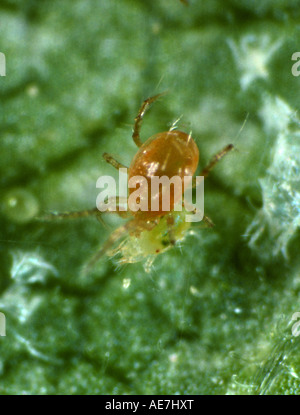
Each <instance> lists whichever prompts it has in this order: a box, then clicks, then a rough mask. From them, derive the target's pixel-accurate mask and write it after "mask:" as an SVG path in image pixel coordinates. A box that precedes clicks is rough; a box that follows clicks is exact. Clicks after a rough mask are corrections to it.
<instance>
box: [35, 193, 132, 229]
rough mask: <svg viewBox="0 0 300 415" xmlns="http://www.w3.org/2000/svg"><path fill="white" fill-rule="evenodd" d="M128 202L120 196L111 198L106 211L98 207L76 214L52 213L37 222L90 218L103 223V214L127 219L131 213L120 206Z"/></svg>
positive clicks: (76, 212)
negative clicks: (115, 214) (112, 214)
mask: <svg viewBox="0 0 300 415" xmlns="http://www.w3.org/2000/svg"><path fill="white" fill-rule="evenodd" d="M126 201H127V199H126V198H121V197H119V196H117V197H115V198H114V197H111V198H109V199H108V200H107V201H106V210H105V211H100V210H99V209H98V208H97V207H95V208H93V209H87V210H80V211H75V212H58V213H56V212H50V213H48V214H46V215H44V216H41V217H38V218H37V220H41V221H52V220H64V219H80V218H88V217H91V216H93V217H95V218H97V219H98V220H99V221H100V222H101V223H103V220H102V214H103V213H117V214H118V215H119V216H121V217H122V218H127V217H128V216H130V215H131V213H130V211H128V210H127V211H126V210H122V209H120V205H121V204H123V205H124V203H125V202H126Z"/></svg>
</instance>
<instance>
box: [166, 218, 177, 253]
mask: <svg viewBox="0 0 300 415" xmlns="http://www.w3.org/2000/svg"><path fill="white" fill-rule="evenodd" d="M167 225H168V236H169V242H170V244H171V245H173V246H174V245H175V244H176V239H175V236H174V228H173V227H174V218H173V216H171V215H169V216H168V217H167Z"/></svg>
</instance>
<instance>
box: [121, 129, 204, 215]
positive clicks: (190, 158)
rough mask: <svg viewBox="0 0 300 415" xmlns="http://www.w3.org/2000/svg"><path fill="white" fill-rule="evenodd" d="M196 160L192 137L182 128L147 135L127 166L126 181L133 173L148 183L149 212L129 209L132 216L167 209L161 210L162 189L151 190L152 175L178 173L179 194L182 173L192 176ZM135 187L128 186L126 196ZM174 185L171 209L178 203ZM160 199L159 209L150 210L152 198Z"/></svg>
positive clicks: (172, 174)
mask: <svg viewBox="0 0 300 415" xmlns="http://www.w3.org/2000/svg"><path fill="white" fill-rule="evenodd" d="M198 161H199V150H198V147H197V145H196V143H195V141H194V140H193V139H192V137H191V135H189V134H186V133H184V132H182V131H177V130H173V131H167V132H163V133H159V134H156V135H154V136H152V137H150V138H149V139H148V140H147V141H146V142H145V143H144V144H143V145H142V146H141V147H140V148H139V150H138V152H137V153H136V155H135V156H134V157H133V160H132V162H131V164H130V166H129V171H128V180H130V179H131V178H132V177H134V176H143V177H144V178H145V179H146V180H147V184H148V211H147V212H141V211H140V210H138V211H137V212H132V213H133V214H134V215H135V216H137V215H143V216H144V217H149V218H151V217H154V216H158V217H159V216H162V215H164V214H166V213H167V212H166V211H165V210H163V209H162V208H163V206H162V199H163V197H164V194H163V190H162V189H161V188H160V190H159V193H157V192H151V178H152V177H154V176H156V177H162V176H167V177H168V178H169V179H171V178H172V177H174V176H179V177H180V178H181V180H182V186H181V188H180V193H181V195H182V192H183V180H184V176H193V175H194V173H195V171H196V169H197V166H198ZM134 191H135V189H129V195H130V194H131V193H132V192H134ZM178 193H179V192H176V191H175V188H174V187H173V186H171V189H170V209H169V211H172V210H173V208H174V205H175V204H176V203H177V202H178V200H177V199H178V197H176V196H177V194H178ZM153 198H156V199H157V198H158V199H159V209H158V210H157V211H152V210H151V199H153Z"/></svg>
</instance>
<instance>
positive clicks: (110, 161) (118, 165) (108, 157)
mask: <svg viewBox="0 0 300 415" xmlns="http://www.w3.org/2000/svg"><path fill="white" fill-rule="evenodd" d="M102 157H103V158H104V160H105V161H106V163H108V164H111V165H112V166H113V167H114V168H115V169H117V170H119V169H127V167H126V166H124V164H122V163H120V162H119V161H117V160H116V159H114V158H113V156H111V155H110V154H108V153H103V154H102Z"/></svg>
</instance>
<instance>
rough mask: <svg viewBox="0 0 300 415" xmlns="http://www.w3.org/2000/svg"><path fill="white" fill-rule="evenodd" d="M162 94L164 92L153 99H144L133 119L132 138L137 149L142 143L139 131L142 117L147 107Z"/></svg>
mask: <svg viewBox="0 0 300 415" xmlns="http://www.w3.org/2000/svg"><path fill="white" fill-rule="evenodd" d="M164 94H165V92H162V93H161V94H157V95H154V96H153V97H150V98H148V99H146V100H145V101H144V102H143V104H142V105H141V107H140V109H139V112H138V115H137V116H136V117H135V120H134V121H135V122H134V127H133V134H132V138H133V141H134V142H135V144H136V145H137V146H138V147H141V145H142V142H141V139H140V130H141V125H142V121H143V117H144V115H145V113H146V112H147V110H148V109H149V106H150V105H151V104H152V103H153V102H154V101H156V100H157V99H158V98H159V97H161V96H162V95H164Z"/></svg>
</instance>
